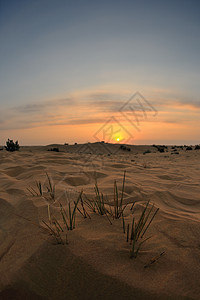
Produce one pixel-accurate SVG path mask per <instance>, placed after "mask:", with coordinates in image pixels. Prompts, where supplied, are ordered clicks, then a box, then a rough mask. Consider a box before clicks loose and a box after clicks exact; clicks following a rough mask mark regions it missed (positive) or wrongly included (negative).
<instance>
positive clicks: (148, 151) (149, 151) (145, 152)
mask: <svg viewBox="0 0 200 300" xmlns="http://www.w3.org/2000/svg"><path fill="white" fill-rule="evenodd" d="M147 153H151V150H146V151H144V152H143V154H144V155H145V154H147Z"/></svg>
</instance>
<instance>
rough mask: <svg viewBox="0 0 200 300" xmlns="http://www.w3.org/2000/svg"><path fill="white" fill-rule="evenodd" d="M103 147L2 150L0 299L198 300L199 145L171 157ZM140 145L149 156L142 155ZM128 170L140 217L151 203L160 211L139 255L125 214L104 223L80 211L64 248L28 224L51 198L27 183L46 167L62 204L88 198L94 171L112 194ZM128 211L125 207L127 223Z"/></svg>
mask: <svg viewBox="0 0 200 300" xmlns="http://www.w3.org/2000/svg"><path fill="white" fill-rule="evenodd" d="M101 146H102V145H100V144H94V145H92V144H90V145H89V148H87V151H86V148H85V149H83V148H82V147H80V148H78V147H79V145H77V146H65V147H64V146H62V147H60V149H61V150H63V152H58V153H56V152H48V151H46V150H47V148H51V147H52V146H51V147H32V148H31V147H23V148H22V149H21V150H20V151H19V152H15V153H8V152H6V151H1V152H0V274H1V275H0V291H1V293H0V299H95V298H96V299H200V180H199V178H200V164H199V159H200V151H198V150H197V151H195V150H193V151H188V152H186V151H184V150H181V151H180V154H179V155H171V152H170V151H169V152H168V153H159V152H156V151H155V149H154V148H153V147H145V146H143V147H142V146H141V147H140V146H138V147H137V146H136V147H131V148H132V151H131V152H125V151H119V152H117V153H116V154H112V153H115V151H116V149H117V148H116V147H118V146H112V145H109V152H106V151H107V149H106V150H105V149H104V148H102V147H101ZM146 149H151V150H152V151H153V152H155V153H149V154H146V155H143V151H144V150H146ZM94 150H95V151H94ZM85 152H86V154H85ZM94 153H95V154H94ZM124 170H126V171H127V179H126V186H125V203H132V202H134V201H136V202H137V204H136V213H137V210H139V209H140V206H141V205H142V204H143V203H145V202H146V201H147V200H149V199H150V200H151V202H153V203H155V206H156V207H159V208H160V210H159V213H158V214H157V216H156V218H155V220H154V221H153V223H152V225H151V227H150V229H149V235H153V237H152V238H151V239H150V240H149V241H148V242H146V244H144V245H143V247H142V250H141V252H140V254H139V256H138V257H137V259H130V258H129V250H130V246H129V245H128V244H127V243H126V238H125V236H124V234H123V231H122V224H121V220H114V221H113V224H112V225H110V224H109V222H108V220H107V218H106V217H104V216H103V217H102V216H99V215H95V214H92V213H91V220H90V219H83V218H82V216H81V215H78V214H77V220H76V228H75V230H73V231H71V232H69V233H68V241H69V244H68V245H55V243H53V242H52V238H50V237H48V236H47V235H44V234H43V233H42V231H41V229H40V228H39V227H37V226H36V225H34V224H38V225H39V224H41V221H42V219H44V220H46V219H47V203H46V202H45V201H44V200H42V199H41V198H40V197H31V196H30V195H29V194H28V192H27V190H26V188H27V187H28V186H29V185H31V186H33V185H34V181H35V180H42V181H45V180H46V175H45V172H48V174H49V175H51V177H52V179H53V181H54V183H56V196H57V199H58V200H59V201H63V202H65V201H67V200H66V199H70V200H75V199H76V198H77V195H78V193H79V192H80V191H81V189H83V190H84V192H85V193H86V194H87V195H88V196H89V197H93V196H94V188H93V187H94V182H95V177H96V178H97V180H98V184H99V187H100V189H101V190H102V191H103V192H104V193H105V194H107V195H108V198H109V199H111V197H112V193H113V180H114V179H116V180H117V181H118V183H119V185H121V183H122V176H123V171H124ZM64 191H65V192H64ZM57 207H58V203H57V202H56V203H54V204H52V209H53V210H55V211H56V210H57ZM19 215H20V216H23V217H24V218H28V219H30V220H31V222H32V223H34V224H32V223H31V222H29V221H27V220H25V219H23V218H20V217H19ZM131 215H132V212H131V211H130V205H128V206H127V208H126V210H125V219H126V221H128V220H131ZM163 251H165V254H164V255H163V256H162V257H161V258H160V259H159V260H158V261H156V262H155V263H154V264H152V265H151V266H150V267H148V268H144V265H145V264H146V263H148V262H150V260H151V259H152V258H153V257H155V256H157V255H159V254H160V253H161V252H163Z"/></svg>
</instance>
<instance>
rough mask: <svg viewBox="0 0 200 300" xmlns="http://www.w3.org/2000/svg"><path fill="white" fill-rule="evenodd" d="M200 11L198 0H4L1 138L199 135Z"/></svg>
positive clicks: (193, 138)
mask: <svg viewBox="0 0 200 300" xmlns="http://www.w3.org/2000/svg"><path fill="white" fill-rule="evenodd" d="M199 16H200V1H198V0H187V1H185V0H182V1H181V0H179V1H178V0H173V1H164V0H110V1H109V0H107V1H104V0H102V1H96V0H91V1H89V0H84V1H83V0H82V1H81V0H65V1H64V0H57V1H55V0H24V1H23V0H18V1H16V0H0V103H1V106H0V144H1V145H3V144H5V141H6V140H7V138H10V139H14V140H16V139H18V140H19V143H20V144H21V145H37V144H40V145H45V144H50V143H61V144H63V143H65V142H67V143H74V142H80V143H82V142H88V141H90V142H95V141H98V140H102V139H104V140H105V141H109V142H121V143H123V142H124V143H125V142H126V143H130V144H153V143H156V144H199V143H200V136H199V128H200V17H199ZM136 92H138V94H135V93H136ZM109 132H110V133H111V134H108V133H109Z"/></svg>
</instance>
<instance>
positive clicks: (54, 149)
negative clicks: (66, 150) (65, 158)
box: [48, 148, 60, 152]
mask: <svg viewBox="0 0 200 300" xmlns="http://www.w3.org/2000/svg"><path fill="white" fill-rule="evenodd" d="M48 151H54V152H59V151H60V150H59V148H51V149H48Z"/></svg>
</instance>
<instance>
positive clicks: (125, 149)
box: [119, 145, 131, 152]
mask: <svg viewBox="0 0 200 300" xmlns="http://www.w3.org/2000/svg"><path fill="white" fill-rule="evenodd" d="M119 148H120V149H121V150H124V151H129V152H130V151H131V148H129V147H126V146H124V145H120V147H119Z"/></svg>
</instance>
